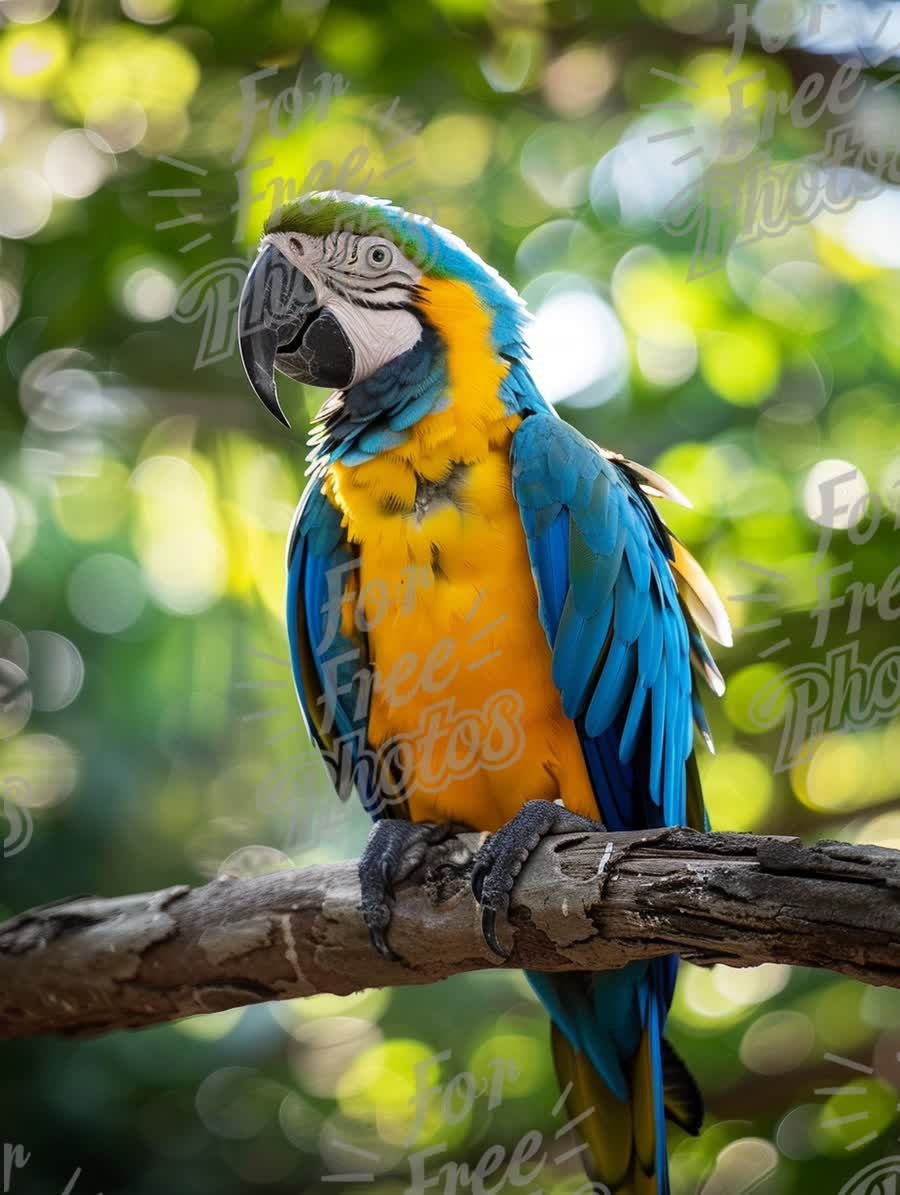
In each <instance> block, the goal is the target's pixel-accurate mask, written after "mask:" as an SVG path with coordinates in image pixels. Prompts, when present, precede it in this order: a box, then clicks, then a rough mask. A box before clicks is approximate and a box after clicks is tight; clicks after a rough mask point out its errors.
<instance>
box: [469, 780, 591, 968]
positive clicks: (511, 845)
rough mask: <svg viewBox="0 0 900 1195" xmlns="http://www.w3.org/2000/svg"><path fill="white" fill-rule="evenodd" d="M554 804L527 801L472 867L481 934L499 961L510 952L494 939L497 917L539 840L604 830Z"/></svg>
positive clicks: (494, 835)
mask: <svg viewBox="0 0 900 1195" xmlns="http://www.w3.org/2000/svg"><path fill="white" fill-rule="evenodd" d="M605 829H606V827H605V826H604V825H603V824H602V823H600V822H592V821H591V820H590V819H589V818H586V817H581V815H580V814H577V813H573V812H572V811H571V810H570V809H566V808H565V806H564V805H562V804H557V803H556V802H555V801H526V802H525V804H524V805H523V806H522V808H521V809H520V810H519V812H518V813H517V814H516V815H515V817H514V818H512V819H511V820H510V821H508V822H507V823H506V825H505V826H501V827H500V829H499V830H497V832H496V833H495V834H492V835H491V836H490V838H489V839H488V840H487V841H486V842H485V844H484V845H483V846H482V847H481V849H480V850H479V852H478V854H477V855H476V856H475V863H474V866H473V867H472V891H473V892H474V893H475V899H476V900H477V901H478V903H479V904H480V905H481V932H482V933H483V934H484V940H485V942H487V944H488V946H489V947H490V948H491V950H492V951H493V952H494V954H496V955H497V957H498V958H502V959H505V958H509V953H510V952H509V951H508V950H507V949H506V948H505V947H503V946H501V945H500V942H499V941H498V939H497V914H498V913H502V914H504V915H505V914H506V913H507V912H508V910H509V901H510V896H511V895H512V890H513V888H514V886H515V883H516V879H517V878H518V875H519V872H520V871H521V870H522V868H523V867H524V866H525V864H526V863H527V862H528V859H529V858H530V856H531V854H532V852H533V851H534V849H535V848H536V847H537V846H538V844H539V843H540V841H541V839H543V838H545V837H546V835H548V834H569V833H578V832H582V831H588V832H589V833H595V832H596V831H597V830H605Z"/></svg>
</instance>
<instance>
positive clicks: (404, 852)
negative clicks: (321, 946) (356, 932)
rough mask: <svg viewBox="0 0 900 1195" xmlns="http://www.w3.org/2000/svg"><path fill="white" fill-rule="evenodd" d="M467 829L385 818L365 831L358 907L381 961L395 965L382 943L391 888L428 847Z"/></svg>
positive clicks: (412, 868) (394, 957)
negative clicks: (365, 838) (365, 839)
mask: <svg viewBox="0 0 900 1195" xmlns="http://www.w3.org/2000/svg"><path fill="white" fill-rule="evenodd" d="M467 828H468V827H464V826H459V825H457V824H455V823H453V822H448V823H444V824H441V825H437V824H434V823H432V822H408V821H400V820H399V819H393V818H385V819H383V820H381V821H377V822H376V823H375V825H374V826H373V827H372V829H371V830H370V831H369V837H368V840H367V841H366V846H365V849H364V850H363V853H362V857H361V858H360V861H359V886H360V891H361V894H362V899H361V901H360V905H359V908H360V910H361V912H362V915H363V917H364V918H365V922H366V925H367V926H368V928H369V937H370V939H371V941H372V945H373V946H374V947H375V949H376V950H377V951H378V953H379V954H380V955H381V957H382V958H383V959H387V961H388V962H399V961H401V960H400V956H399V955H398V954H395V953H394V951H393V950H391V948H390V946H388V944H387V942H386V941H385V933H386V932H387V930H388V928H389V926H390V924H391V903H392V902H393V899H394V885H395V884H396V883H399V882H400V881H401V880H405V879H406V877H407V876H408V875H410V873H411V872H413V871H415V869H416V868H417V867H418V866H419V864H420V863H421V862H422V860H423V859H424V858H425V854H426V851H427V850H428V848H429V847H430V846H434V845H436V844H437V843H439V842H443V841H444V839H445V838H450V837H451V836H452V835H454V834H458V833H459V832H460V831H461V830H464V829H467Z"/></svg>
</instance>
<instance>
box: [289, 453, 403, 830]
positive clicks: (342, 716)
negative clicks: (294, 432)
mask: <svg viewBox="0 0 900 1195" xmlns="http://www.w3.org/2000/svg"><path fill="white" fill-rule="evenodd" d="M356 568H357V556H356V552H355V550H354V548H353V547H352V545H351V544H350V543H349V542H348V541H347V538H346V535H345V534H344V531H343V528H342V526H341V516H340V512H339V511H338V510H337V509H336V508H335V507H334V506H333V505H332V504H331V502H330V501H329V500H328V499H327V497H326V496H325V494H324V493H323V492H322V480H321V476H320V475H318V474H316V475H315V476H314V477H313V478H312V479H311V481H310V482H309V484H308V486H307V488H306V491H305V493H304V495H303V497H302V499H301V500H300V505H299V506H298V508H297V513H296V515H295V516H294V525H293V528H292V530H291V535H290V538H289V541H288V590H287V603H288V604H287V624H288V642H289V644H290V653H291V667H292V670H293V675H294V685H295V687H296V690H297V696H298V698H299V701H300V708H301V710H302V711H303V717H304V720H305V722H306V726H307V730H308V731H309V734H310V737H311V738H312V739H313V741H314V743H315V744H316V746H317V747H318V748H319V751H320V752H321V754H322V756H323V758H324V760H325V762H326V765H327V767H328V770H329V772H330V775H331V780H332V783H333V784H334V786H335V788H336V789H337V792H338V795H339V796H340V797H341V799H342V800H345V799H346V798H347V797H348V796H349V794H350V792H351V790H352V789H353V788H354V787H355V788H356V789H357V791H358V792H359V795H360V797H361V799H362V802H363V806H364V808H365V809H366V810H367V812H369V813H370V814H371V815H372V817H375V818H378V817H380V816H384V815H385V812H386V809H387V807H386V806H385V804H384V801H383V800H382V796H383V795H384V792H383V790H384V782H385V778H384V777H383V776H381V775H380V774H379V773H378V772H377V769H376V768H375V767H373V765H372V755H371V753H370V752H368V751H367V742H368V740H367V735H366V731H367V725H368V718H369V709H368V693H369V688H370V686H369V683H368V643H367V640H366V636H365V634H364V633H363V632H362V631H359V630H358V629H357V628H356V627H355V626H354V627H353V628H351V629H350V631H349V632H348V631H346V630H345V629H344V628H343V627H342V626H341V624H340V620H339V619H338V617H337V614H338V602H339V599H340V595H341V594H342V593H343V586H344V583H345V580H346V579H347V578H349V577H351V576H352V575H353V573H354V570H355V569H356Z"/></svg>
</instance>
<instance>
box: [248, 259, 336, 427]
mask: <svg viewBox="0 0 900 1195" xmlns="http://www.w3.org/2000/svg"><path fill="white" fill-rule="evenodd" d="M316 310H317V304H316V296H315V290H314V288H313V286H312V283H311V282H310V281H309V279H308V278H307V277H306V275H305V274H302V273H301V272H300V271H299V270H298V269H297V268H296V267H295V266H293V265H291V263H290V262H289V261H288V260H287V258H285V257H284V256H283V255H282V254H281V253H279V252H278V250H277V249H276V247H275V246H274V245H272V244H268V245H266V246H265V248H264V249H263V250H262V252H261V253H260V254H259V256H258V257H257V259H256V261H255V262H254V263H253V265H252V266H251V267H250V273H249V274H248V275H247V280H246V282H245V283H244V289H243V291H242V292H241V301H240V306H239V308H238V339H239V344H240V352H241V361H242V362H243V365H244V372H245V373H246V374H247V378H248V380H249V382H250V385H251V386H252V387H253V389H254V390H255V391H256V393H257V395H258V396H259V398H260V399H262V401H263V403H264V404H265V406H266V407H267V408H268V410H269V411H271V412H272V414H273V415H274V416H275V418H276V419H278V420H280V421H281V422H282V423H283V424H284V426H285V427H290V426H291V425H290V423H288V421H287V418H286V417H285V414H284V411H282V409H281V404H280V403H279V401H278V391H277V390H276V388H275V357H276V354H277V353H278V352H279V350H280V349H285V350H287V351H289V352H290V351H292V349H293V348H294V347H295V342H297V341H298V339H299V337H300V336H302V334H303V331H304V329H305V327H306V325H307V323H308V321H309V318H310V316H311V315H312V314H314V312H315V311H316Z"/></svg>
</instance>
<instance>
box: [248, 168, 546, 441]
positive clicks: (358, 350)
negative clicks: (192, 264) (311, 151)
mask: <svg viewBox="0 0 900 1195" xmlns="http://www.w3.org/2000/svg"><path fill="white" fill-rule="evenodd" d="M428 279H452V280H454V281H457V282H459V283H461V284H463V285H466V286H468V287H469V288H471V291H472V292H473V293H474V294H475V295H476V296H477V301H478V303H479V304H480V306H481V308H482V309H483V310H484V311H486V312H488V313H489V316H490V325H491V339H492V342H493V345H494V348H495V350H496V352H497V353H498V355H505V356H510V355H512V354H513V353H516V352H517V351H518V352H521V351H522V345H521V341H522V336H521V325H522V322H523V318H524V308H523V306H522V302H521V300H520V299H519V297H518V295H517V294H516V292H515V291H514V290H513V289H512V287H510V286H509V285H508V284H507V283H506V282H505V281H504V280H503V279H502V278H501V277H500V275H499V274H498V273H497V272H496V271H495V270H494V269H492V268H491V267H490V266H488V265H487V264H486V263H485V262H483V261H482V260H481V258H480V257H478V256H477V254H475V253H474V252H473V251H472V250H471V249H469V248H468V246H467V245H465V244H464V242H463V241H461V240H460V239H459V238H458V237H457V236H455V235H454V234H453V233H451V232H449V231H448V230H447V229H445V228H441V227H440V226H439V225H436V224H434V223H432V222H431V221H429V220H427V219H425V218H423V217H421V216H417V215H415V214H413V213H410V212H406V211H403V210H402V209H401V208H398V207H395V206H393V205H392V204H390V203H388V202H387V201H385V200H381V199H373V198H370V197H369V196H366V195H350V194H345V193H343V192H338V191H322V192H313V193H311V194H309V195H305V196H302V197H301V198H299V199H296V200H294V201H292V202H290V203H288V204H286V205H285V206H284V207H282V208H280V209H279V210H278V211H277V212H276V213H274V215H273V216H272V217H271V218H270V219H269V221H268V223H267V224H266V227H265V230H264V233H263V237H262V241H261V243H260V248H259V253H258V255H257V258H256V260H255V261H254V263H253V265H252V266H251V268H250V272H249V274H248V276H247V280H246V282H245V284H244V288H243V292H242V294H241V299H240V306H239V313H238V334H239V343H240V353H241V360H242V361H243V364H244V369H245V371H246V373H247V377H248V379H249V381H250V384H251V385H252V387H253V389H254V391H255V392H256V394H257V395H258V397H259V398H260V399H261V400H262V402H263V403H264V404H265V406H266V407H267V408H268V410H269V411H271V413H272V414H273V415H274V416H275V417H276V418H277V419H279V420H280V421H281V422H282V423H284V424H285V426H289V425H288V421H287V419H286V418H285V415H284V412H283V411H282V409H281V406H280V404H279V401H278V393H277V390H276V386H275V371H276V370H278V371H280V372H281V373H283V374H285V375H287V376H288V377H291V378H295V379H296V380H297V381H300V382H305V383H307V384H309V385H312V386H327V387H330V388H331V389H334V390H339V391H345V390H348V389H350V388H351V387H353V386H355V385H356V384H357V383H359V382H362V381H365V380H366V379H367V378H369V377H371V376H372V375H373V374H375V373H377V372H378V370H379V369H381V368H382V367H383V366H385V365H387V364H388V363H389V362H390V361H392V360H394V359H395V358H396V357H399V356H400V355H401V354H403V353H406V352H408V351H409V350H410V349H411V348H413V347H414V346H415V345H416V344H417V342H418V341H419V339H420V338H421V336H422V334H423V329H424V328H425V327H426V326H428V322H429V319H428V301H427V295H426V293H425V288H424V287H423V283H425V282H427V280H428Z"/></svg>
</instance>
